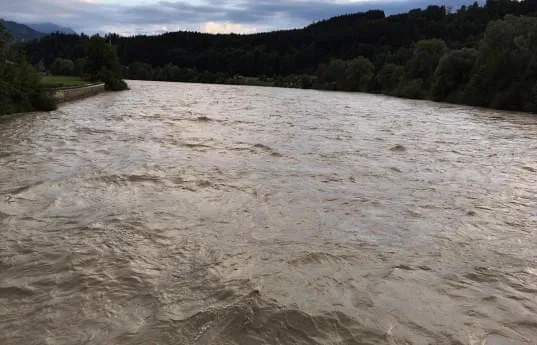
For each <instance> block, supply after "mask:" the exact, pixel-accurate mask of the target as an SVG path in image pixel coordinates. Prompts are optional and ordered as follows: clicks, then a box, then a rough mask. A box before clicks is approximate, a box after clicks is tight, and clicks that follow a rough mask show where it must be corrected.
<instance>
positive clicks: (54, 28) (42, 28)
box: [28, 23, 76, 35]
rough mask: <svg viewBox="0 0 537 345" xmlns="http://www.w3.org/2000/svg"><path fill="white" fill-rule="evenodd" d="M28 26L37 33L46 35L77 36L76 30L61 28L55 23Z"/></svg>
mask: <svg viewBox="0 0 537 345" xmlns="http://www.w3.org/2000/svg"><path fill="white" fill-rule="evenodd" d="M28 26H29V27H30V28H32V29H34V30H35V31H39V32H43V33H45V34H53V33H56V32H59V33H62V34H68V35H69V34H76V32H75V30H73V29H71V28H68V27H64V26H59V25H56V24H54V23H35V24H28Z"/></svg>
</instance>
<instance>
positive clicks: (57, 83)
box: [41, 75, 88, 89]
mask: <svg viewBox="0 0 537 345" xmlns="http://www.w3.org/2000/svg"><path fill="white" fill-rule="evenodd" d="M87 84H88V83H87V82H85V81H84V80H82V79H80V77H76V76H61V75H60V76H56V75H54V76H52V75H48V76H44V77H41V86H42V87H43V88H46V89H51V88H58V87H76V86H84V85H87Z"/></svg>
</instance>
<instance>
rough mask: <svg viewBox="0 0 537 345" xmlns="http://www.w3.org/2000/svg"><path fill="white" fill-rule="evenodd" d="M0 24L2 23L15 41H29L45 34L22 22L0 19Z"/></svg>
mask: <svg viewBox="0 0 537 345" xmlns="http://www.w3.org/2000/svg"><path fill="white" fill-rule="evenodd" d="M0 24H2V25H3V26H4V27H5V28H6V29H7V31H9V32H10V33H11V35H12V36H13V38H14V39H15V40H17V41H23V42H25V41H31V40H34V39H37V38H41V37H43V36H45V34H44V33H42V32H39V31H36V30H34V29H32V28H30V27H29V26H27V25H24V24H19V23H16V22H10V21H7V20H3V19H0Z"/></svg>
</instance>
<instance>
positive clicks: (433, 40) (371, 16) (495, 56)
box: [25, 0, 537, 112]
mask: <svg viewBox="0 0 537 345" xmlns="http://www.w3.org/2000/svg"><path fill="white" fill-rule="evenodd" d="M536 16H537V0H522V1H510V0H489V1H488V2H487V3H486V4H485V5H483V6H480V5H479V4H478V3H477V2H475V3H474V4H472V5H470V6H461V8H459V9H458V10H456V11H453V10H449V9H447V8H444V7H440V6H429V7H427V8H425V9H414V10H410V11H408V12H407V13H401V14H396V15H391V16H386V14H385V13H384V12H383V11H381V10H371V11H367V12H361V13H354V14H348V15H342V16H338V17H333V18H330V19H327V20H323V21H319V22H317V23H313V24H311V25H309V26H307V27H305V28H302V29H295V30H284V31H275V32H267V33H258V34H250V35H236V34H228V35H222V34H219V35H213V34H205V33H197V32H186V31H182V32H172V33H166V34H162V35H157V36H147V35H139V36H133V37H120V36H119V35H115V34H111V35H108V36H107V37H106V40H107V42H110V43H112V44H113V45H114V46H115V48H116V50H117V52H118V55H119V58H120V62H121V64H122V65H123V66H124V73H125V74H126V76H127V78H130V79H145V80H166V81H195V82H219V83H230V82H231V83H254V82H259V84H261V85H276V86H290V87H303V88H312V87H313V88H319V89H329V90H344V91H362V92H375V93H384V94H388V95H394V96H399V97H407V98H417V99H432V100H436V101H448V102H453V103H463V104H471V105H479V106H487V107H493V108H500V109H512V110H526V111H534V112H537V101H536V100H537V82H536V81H537V40H536V39H535V37H537V18H535V17H536ZM88 40H89V37H87V36H77V35H61V34H53V35H49V36H47V37H44V38H42V39H41V40H40V41H38V42H32V43H30V44H27V45H26V47H25V50H26V52H27V54H28V57H29V58H30V61H31V62H32V63H34V64H36V63H38V62H39V61H41V60H44V61H43V62H44V64H45V65H46V66H51V65H52V64H53V62H54V60H55V59H56V58H61V59H70V60H72V61H73V62H75V64H76V63H78V64H79V65H82V64H83V60H81V59H82V58H83V57H84V49H85V46H86V44H87V41H88Z"/></svg>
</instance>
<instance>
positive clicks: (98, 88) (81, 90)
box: [45, 83, 105, 103]
mask: <svg viewBox="0 0 537 345" xmlns="http://www.w3.org/2000/svg"><path fill="white" fill-rule="evenodd" d="M104 91H105V90H104V83H101V84H93V85H88V86H82V87H63V88H57V89H50V90H46V91H45V92H46V93H47V94H48V95H49V96H51V97H53V98H54V99H56V101H57V102H58V103H62V102H69V101H74V100H77V99H81V98H86V97H91V96H95V95H97V94H99V93H102V92H104Z"/></svg>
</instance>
